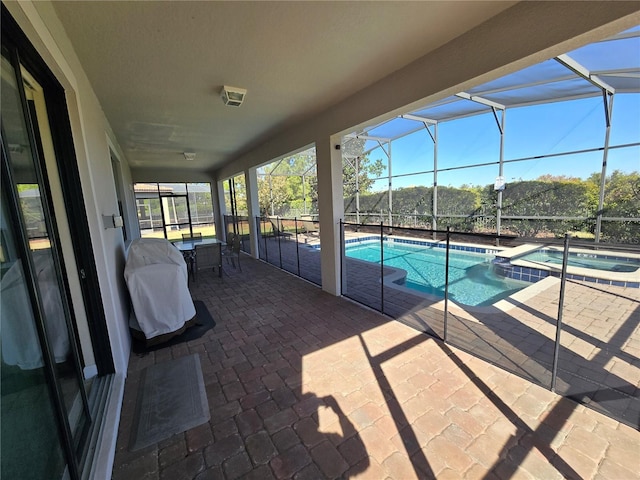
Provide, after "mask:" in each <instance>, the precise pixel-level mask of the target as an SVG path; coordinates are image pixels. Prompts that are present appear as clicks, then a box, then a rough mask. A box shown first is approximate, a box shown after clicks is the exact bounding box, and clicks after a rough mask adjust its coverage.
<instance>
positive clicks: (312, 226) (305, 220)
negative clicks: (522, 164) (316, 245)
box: [300, 216, 320, 235]
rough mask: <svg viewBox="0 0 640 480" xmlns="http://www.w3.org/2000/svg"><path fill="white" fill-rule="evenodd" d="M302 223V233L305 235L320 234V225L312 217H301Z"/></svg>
mask: <svg viewBox="0 0 640 480" xmlns="http://www.w3.org/2000/svg"><path fill="white" fill-rule="evenodd" d="M300 223H301V224H302V232H303V233H304V234H306V235H312V234H319V231H320V225H319V224H318V222H314V221H313V219H312V218H311V217H308V216H305V217H300Z"/></svg>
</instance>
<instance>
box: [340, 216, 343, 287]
mask: <svg viewBox="0 0 640 480" xmlns="http://www.w3.org/2000/svg"><path fill="white" fill-rule="evenodd" d="M340 295H344V223H343V222H342V219H340Z"/></svg>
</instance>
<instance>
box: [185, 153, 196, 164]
mask: <svg viewBox="0 0 640 480" xmlns="http://www.w3.org/2000/svg"><path fill="white" fill-rule="evenodd" d="M184 159H185V160H187V161H189V162H192V161H194V160H195V159H196V154H195V153H194V152H184Z"/></svg>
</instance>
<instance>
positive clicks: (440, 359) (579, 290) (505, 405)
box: [113, 241, 640, 480]
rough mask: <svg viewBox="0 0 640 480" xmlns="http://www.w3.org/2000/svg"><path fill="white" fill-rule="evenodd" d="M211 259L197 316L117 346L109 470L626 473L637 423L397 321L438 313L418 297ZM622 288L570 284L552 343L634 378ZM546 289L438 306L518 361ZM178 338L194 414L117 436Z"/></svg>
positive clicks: (634, 298)
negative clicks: (193, 322)
mask: <svg viewBox="0 0 640 480" xmlns="http://www.w3.org/2000/svg"><path fill="white" fill-rule="evenodd" d="M287 243H288V244H291V245H288V246H289V247H291V248H293V247H294V245H292V244H293V243H294V242H291V241H289V242H287ZM313 253H314V254H316V256H315V257H307V256H305V257H304V258H302V259H301V261H302V262H303V264H304V263H305V262H311V261H312V260H311V259H312V258H316V259H317V258H318V256H317V254H318V252H313ZM292 264H293V265H295V262H292ZM307 267H308V266H305V268H306V270H305V271H306V272H308V273H310V272H311V271H312V269H311V268H307ZM354 268H356V269H357V267H354ZM225 273H226V275H225V276H224V277H223V278H222V279H220V278H218V276H217V274H214V273H213V272H201V273H199V274H198V279H197V282H195V283H192V284H191V286H190V288H191V293H192V296H193V298H194V299H198V300H202V301H204V302H205V304H206V305H207V307H208V308H209V311H210V312H211V314H212V316H213V318H214V319H215V321H216V326H215V327H214V329H213V330H211V331H209V332H207V333H206V334H205V336H204V337H203V338H201V339H198V340H194V341H191V342H188V343H186V344H180V345H176V346H173V347H169V348H165V349H161V350H158V351H155V352H152V353H149V354H147V355H144V356H138V355H135V354H132V355H131V358H130V362H129V373H128V378H127V381H126V387H125V396H124V402H123V406H122V416H121V422H120V427H119V438H118V443H117V450H116V457H115V465H114V472H113V479H114V480H129V479H132V478H136V479H146V480H159V479H170V480H181V479H197V480H204V479H226V480H231V479H246V480H249V479H256V480H257V479H260V480H263V479H265V480H267V479H274V478H275V479H289V478H293V479H296V480H303V479H322V478H344V479H346V478H362V479H375V480H379V479H384V478H388V479H398V480H400V479H401V480H405V479H407V480H408V479H413V478H421V479H426V478H439V479H446V478H464V479H494V478H495V479H498V478H518V479H541V478H544V479H562V478H587V479H603V480H606V479H611V480H614V479H634V478H638V471H640V457H639V456H638V446H639V445H640V432H639V431H638V430H636V429H634V428H631V427H629V426H627V425H625V424H623V423H620V422H618V421H616V420H614V419H612V418H610V417H609V416H605V415H602V414H600V413H598V412H596V411H594V410H592V409H589V408H586V407H585V406H584V405H580V404H578V403H576V402H574V401H572V400H568V399H566V398H563V397H561V396H559V395H557V394H554V393H552V392H550V391H549V390H548V389H546V388H543V387H541V386H539V385H537V384H534V383H532V382H530V381H528V380H527V379H526V377H525V375H514V374H512V373H508V372H506V371H505V370H503V369H501V368H498V367H497V366H495V365H493V364H492V363H489V362H487V361H484V360H482V359H480V358H478V357H477V356H474V355H471V354H469V353H467V352H465V351H464V350H462V349H460V348H457V347H454V346H451V345H448V344H445V343H443V342H442V341H440V340H438V339H436V338H434V337H432V336H429V335H425V334H422V333H420V332H419V331H417V330H416V329H414V328H409V327H408V326H407V325H404V324H403V323H402V322H407V323H408V322H412V321H416V322H417V321H418V320H419V319H423V320H424V321H426V322H430V324H431V325H433V327H434V328H436V329H437V328H438V326H437V324H436V323H435V322H433V319H432V318H431V317H433V318H441V316H442V315H441V314H440V316H438V315H437V313H436V312H437V309H436V308H432V307H433V306H432V305H427V304H425V303H422V302H423V301H424V300H420V302H419V303H417V304H416V305H415V307H416V309H414V308H413V307H412V305H411V304H407V303H402V301H404V302H407V301H410V300H411V299H408V298H401V297H399V296H398V297H393V298H392V297H390V298H389V299H388V300H389V301H390V302H393V303H391V304H390V305H395V304H396V303H399V305H397V306H396V307H395V308H403V309H405V310H406V311H404V312H402V315H401V318H400V321H395V320H391V319H390V318H389V317H386V316H383V315H381V314H379V313H377V312H375V311H372V310H371V309H368V308H364V307H362V306H359V305H357V304H355V303H353V302H351V301H349V300H347V299H344V298H339V297H334V296H332V295H329V294H327V293H325V292H323V291H322V290H320V289H319V288H317V287H316V286H313V285H311V284H309V283H308V282H305V281H302V280H300V279H298V278H296V277H294V276H292V275H288V274H286V273H285V272H282V271H280V270H278V269H276V268H274V267H273V266H270V265H267V264H266V263H264V262H261V261H257V260H253V259H251V258H248V257H243V258H242V271H240V270H237V269H233V268H231V267H230V266H229V267H227V268H226V270H225ZM365 273H366V272H365ZM609 288H613V287H609ZM378 289H379V284H378ZM628 290H629V289H627V291H623V290H619V289H614V290H609V289H600V288H598V289H595V290H594V289H593V285H590V286H585V285H581V284H578V283H571V284H570V288H569V289H568V291H567V308H566V311H565V314H566V317H565V318H566V320H567V323H568V324H569V325H571V329H567V330H566V331H564V332H563V337H562V343H563V346H564V347H563V348H564V349H565V350H564V351H563V355H568V354H569V353H572V354H575V355H578V356H580V357H583V358H585V359H589V360H591V361H595V362H596V363H597V364H598V365H600V366H599V367H598V369H600V368H604V367H606V368H608V370H609V374H611V375H615V376H617V377H619V378H625V379H627V380H628V381H629V382H631V381H638V380H640V374H639V373H638V372H639V370H638V364H637V359H638V357H639V356H640V337H639V336H638V333H639V332H638V323H639V320H640V308H639V307H638V305H639V303H638V302H639V301H640V299H639V298H638V295H640V291H635V292H629V291H628ZM360 293H361V294H363V295H364V294H365V293H366V292H364V291H362V292H360ZM555 293H556V292H554V286H553V285H550V286H549V288H547V289H544V290H542V291H541V292H539V293H538V294H536V295H535V296H534V297H533V300H535V301H533V302H531V301H528V302H526V304H522V305H513V307H512V309H510V310H509V311H508V312H502V313H500V312H495V313H494V314H493V317H492V318H482V319H480V318H476V319H475V320H474V321H473V322H472V321H464V319H458V318H457V315H454V314H452V317H453V318H454V320H452V322H451V324H450V326H449V328H450V329H451V330H450V332H449V334H451V335H452V336H453V334H454V333H456V332H457V331H458V330H459V331H460V334H459V335H462V334H463V333H464V332H467V334H468V329H469V325H472V324H477V325H482V322H489V321H490V320H493V321H492V322H491V323H490V324H488V325H487V326H486V327H485V329H486V330H485V331H480V330H476V331H475V332H473V334H472V335H469V336H468V337H465V338H467V339H468V340H469V341H471V340H472V339H474V338H476V339H477V338H481V339H482V340H483V341H484V342H485V343H486V344H489V345H490V346H492V347H498V348H503V347H504V348H503V350H502V351H504V352H508V350H507V347H509V348H511V349H513V350H514V351H515V350H517V351H519V352H520V355H521V357H520V358H514V362H516V363H517V364H518V366H519V367H522V368H523V369H524V371H525V372H526V370H527V369H531V368H533V365H530V364H528V363H527V360H528V359H530V357H528V356H527V355H526V353H527V352H528V351H531V353H535V350H536V349H537V348H539V347H540V344H538V342H537V341H536V339H538V338H540V336H548V335H551V330H550V328H551V324H553V323H554V322H553V317H554V315H555V313H554V309H555V310H557V304H554V299H555V295H554V294H555ZM414 301H418V300H417V299H414ZM418 307H419V308H418ZM398 313H400V312H398ZM430 315H431V316H430ZM450 320H451V319H450ZM474 322H475V323H474ZM576 322H579V323H576ZM507 325H509V328H507ZM605 327H606V328H605ZM539 330H541V332H539ZM479 333H483V334H484V335H486V336H482V337H478V334H479ZM498 334H501V335H502V337H500V338H498ZM461 338H462V337H461ZM601 342H607V343H605V344H603V343H601ZM465 349H466V348H465ZM192 353H197V354H198V355H199V357H200V361H201V364H202V370H203V375H204V381H205V386H206V392H207V398H208V402H209V408H210V413H211V419H210V421H209V422H207V423H205V424H203V425H201V426H198V427H196V428H193V429H191V430H189V431H187V432H185V433H181V434H177V435H174V436H172V437H170V438H169V439H167V440H164V441H161V442H159V443H158V444H154V445H152V446H150V447H147V448H145V449H142V450H139V451H137V452H131V451H129V448H128V446H129V437H130V431H131V428H132V421H133V414H134V410H135V403H136V397H137V393H138V382H139V380H140V375H141V373H142V371H143V369H144V368H145V367H147V366H150V365H154V364H156V363H160V362H162V361H166V360H169V359H171V358H179V357H182V356H186V355H189V354H192ZM523 377H524V378H523ZM563 378H564V379H566V378H568V377H567V376H566V375H565V376H564V377H563ZM636 395H637V393H636Z"/></svg>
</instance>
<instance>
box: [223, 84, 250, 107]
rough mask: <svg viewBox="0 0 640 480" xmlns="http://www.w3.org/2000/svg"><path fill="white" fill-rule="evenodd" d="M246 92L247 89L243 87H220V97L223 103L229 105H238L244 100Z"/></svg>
mask: <svg viewBox="0 0 640 480" xmlns="http://www.w3.org/2000/svg"><path fill="white" fill-rule="evenodd" d="M246 94H247V90H246V89H244V88H238V87H230V86H228V85H225V86H223V87H222V91H221V92H220V97H222V101H223V102H224V104H225V105H228V106H230V107H239V106H240V105H242V102H243V101H244V97H245V95H246Z"/></svg>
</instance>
